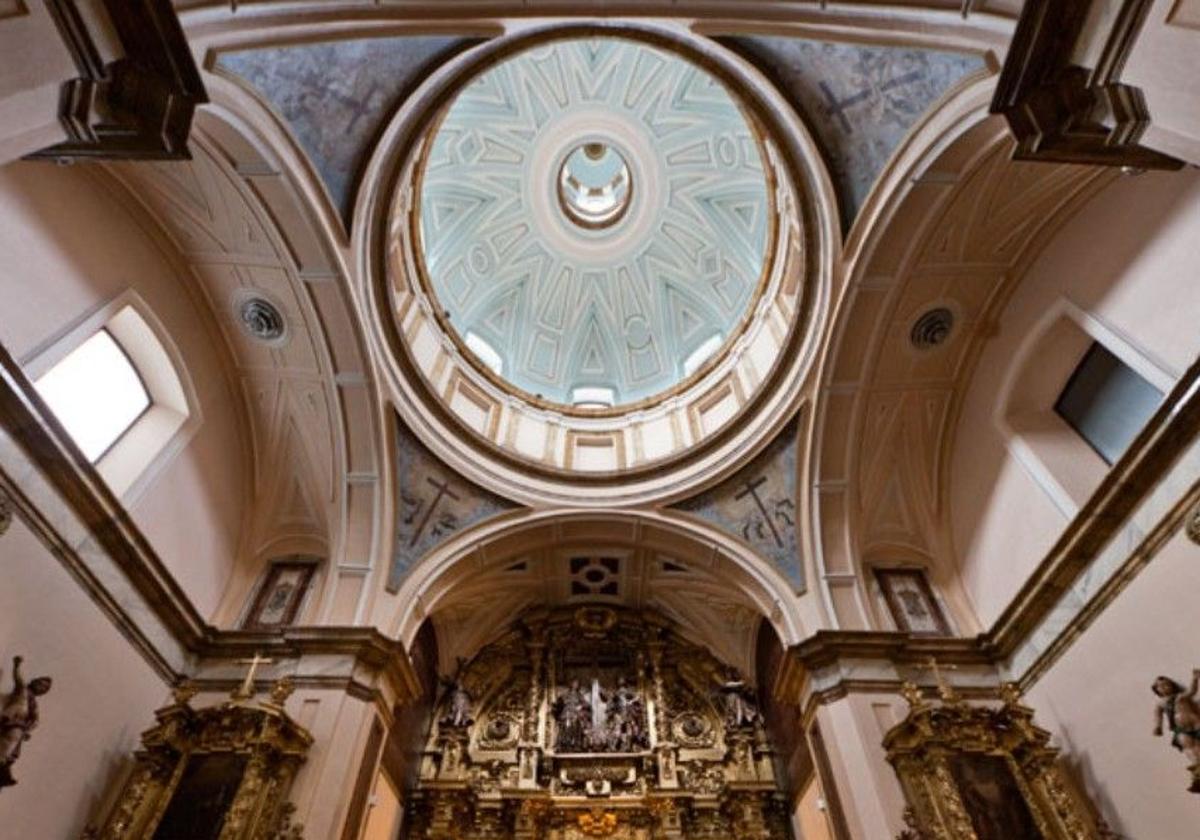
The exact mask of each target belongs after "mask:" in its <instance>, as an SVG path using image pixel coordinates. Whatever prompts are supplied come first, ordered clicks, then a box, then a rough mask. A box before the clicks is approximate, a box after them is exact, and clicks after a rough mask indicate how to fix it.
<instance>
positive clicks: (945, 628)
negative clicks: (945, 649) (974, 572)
mask: <svg viewBox="0 0 1200 840" xmlns="http://www.w3.org/2000/svg"><path fill="white" fill-rule="evenodd" d="M874 572H875V580H877V581H878V582H879V588H880V590H882V592H883V597H884V600H885V601H887V605H888V611H889V612H890V613H891V614H892V621H894V622H895V624H896V629H897V630H900V631H902V632H905V633H912V634H913V635H914V636H950V635H953V634H952V633H951V630H950V623H949V622H948V621H946V616H945V614H944V613H943V612H942V608H941V605H939V604H938V602H937V598H935V597H934V594H933V588H932V587H931V586H930V585H929V579H928V578H927V577H926V576H925V570H924V569H917V568H912V567H909V568H886V567H876V568H875V569H874Z"/></svg>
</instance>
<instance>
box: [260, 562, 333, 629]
mask: <svg viewBox="0 0 1200 840" xmlns="http://www.w3.org/2000/svg"><path fill="white" fill-rule="evenodd" d="M319 562H320V561H319V559H318V558H308V557H288V558H285V559H281V560H273V561H271V566H270V568H268V569H267V573H266V576H265V578H264V580H263V583H262V586H260V587H259V588H258V592H257V594H256V595H255V596H254V603H253V604H251V605H250V612H249V613H248V614H247V615H246V620H245V621H243V622H242V627H243V628H244V629H246V630H273V629H275V628H277V627H288V626H289V625H291V624H292V623H294V622H295V620H296V616H297V614H299V612H300V605H301V604H303V603H304V596H305V595H306V594H307V593H308V587H309V584H310V583H312V579H313V575H314V574H315V573H316V570H317V564H318V563H319Z"/></svg>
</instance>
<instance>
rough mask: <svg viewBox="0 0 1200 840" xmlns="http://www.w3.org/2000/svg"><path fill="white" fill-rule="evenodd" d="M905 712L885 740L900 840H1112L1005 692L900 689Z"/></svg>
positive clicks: (1027, 714)
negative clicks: (973, 694) (901, 826)
mask: <svg viewBox="0 0 1200 840" xmlns="http://www.w3.org/2000/svg"><path fill="white" fill-rule="evenodd" d="M904 694H905V696H906V698H907V699H908V701H909V705H910V708H909V713H908V716H907V717H906V718H905V719H904V721H902V722H901V723H899V724H898V725H896V726H895V727H893V728H892V729H891V730H890V731H889V732H888V733H887V734H886V735H885V736H884V741H883V746H884V749H885V750H886V751H887V758H888V761H889V762H891V764H892V766H893V767H894V768H895V770H896V774H897V775H898V776H899V779H900V784H901V787H903V789H904V795H905V798H906V799H907V801H908V805H909V809H908V812H907V813H906V814H905V820H906V822H907V823H908V825H909V830H908V831H906V832H904V833H903V834H901V835H900V840H1016V838H1021V840H1103V839H1104V838H1107V837H1110V836H1111V835H1110V834H1108V833H1107V829H1106V828H1105V827H1104V826H1103V824H1098V823H1097V822H1096V821H1095V820H1094V818H1093V816H1092V811H1091V809H1090V808H1088V807H1087V805H1086V803H1085V802H1084V801H1083V800H1082V799H1081V798H1080V797H1079V796H1078V794H1077V793H1076V791H1075V790H1074V788H1073V786H1072V785H1071V784H1070V783H1069V782H1068V780H1067V778H1066V777H1065V775H1064V774H1063V772H1062V770H1061V769H1060V767H1059V760H1058V750H1057V749H1055V748H1054V747H1052V746H1050V733H1049V732H1047V731H1046V730H1044V729H1042V728H1041V727H1039V726H1037V725H1035V724H1034V722H1033V710H1032V709H1030V708H1029V707H1028V706H1024V705H1022V704H1021V703H1020V701H1019V696H1018V693H1017V691H1016V689H1015V687H1013V686H1006V687H1005V688H1004V690H1003V692H1002V702H1001V703H999V704H996V705H972V704H968V703H966V702H965V701H963V700H962V699H961V698H959V697H958V696H957V695H956V694H955V692H954V691H953V689H950V688H949V687H948V686H942V687H941V691H940V696H941V699H940V701H935V702H927V701H926V700H925V699H924V698H923V697H922V694H921V692H920V690H919V689H918V688H917V687H916V686H914V685H912V684H908V685H906V686H905V690H904Z"/></svg>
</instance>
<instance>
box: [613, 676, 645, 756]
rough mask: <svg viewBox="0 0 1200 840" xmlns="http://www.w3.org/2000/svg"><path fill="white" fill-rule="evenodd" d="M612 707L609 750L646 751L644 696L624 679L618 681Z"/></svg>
mask: <svg viewBox="0 0 1200 840" xmlns="http://www.w3.org/2000/svg"><path fill="white" fill-rule="evenodd" d="M612 707H613V711H612V714H611V715H610V717H609V733H610V734H609V744H608V746H609V749H612V750H615V751H616V752H632V751H634V750H640V749H645V748H646V746H647V741H646V728H645V724H644V721H645V714H644V707H643V704H642V696H641V694H639V693H638V690H637V689H636V688H634V687H633V686H631V685H629V683H628V682H627V681H626V679H625V678H624V677H620V678H618V680H617V689H616V691H614V692H613V699H612Z"/></svg>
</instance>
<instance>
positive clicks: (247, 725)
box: [84, 679, 312, 840]
mask: <svg viewBox="0 0 1200 840" xmlns="http://www.w3.org/2000/svg"><path fill="white" fill-rule="evenodd" d="M249 682H250V680H249V679H247V684H248V683H249ZM291 691H292V687H291V684H290V682H289V681H287V680H281V681H280V682H279V683H276V685H275V687H274V688H273V689H272V691H271V694H270V696H269V697H268V698H267V699H265V700H263V701H260V702H256V701H255V700H254V699H253V696H254V695H253V689H252V688H251V687H250V686H249V685H243V686H242V688H240V689H238V690H236V691H234V692H233V695H232V696H231V697H230V699H229V700H228V701H227V702H224V703H220V704H218V705H215V706H209V707H205V708H200V709H197V708H193V706H192V705H191V699H192V697H193V696H194V695H195V691H194V690H192V689H190V688H186V687H185V688H181V689H178V690H176V692H175V701H174V702H173V703H171V704H169V705H167V706H164V707H163V708H161V709H159V710H158V711H156V712H155V717H156V718H157V719H158V722H157V724H156V725H155V726H154V727H152V728H151V729H148V730H147V731H146V732H144V733H142V748H141V749H140V750H138V751H137V752H136V753H135V755H134V767H133V772H132V773H131V775H130V777H129V778H128V779H127V780H126V782H125V785H124V787H123V789H122V791H121V794H120V797H119V798H118V800H117V802H116V805H115V807H114V809H113V811H112V813H111V814H110V815H109V818H108V820H107V822H106V823H105V824H104V827H103V829H101V830H99V831H95V830H90V831H89V832H87V833H86V834H85V835H84V836H85V838H95V840H135V838H136V840H179V838H185V837H186V838H189V840H210V838H211V840H298V839H299V838H300V837H302V836H303V834H302V829H301V827H300V826H296V825H293V824H292V820H291V818H292V806H291V805H290V804H289V803H288V802H287V794H288V791H289V789H290V788H291V785H292V780H293V779H294V778H295V775H296V772H297V770H299V768H300V765H301V764H302V763H303V762H304V759H305V756H306V754H307V752H308V748H309V746H310V745H311V744H312V736H311V735H310V734H309V733H308V732H307V731H306V730H305V729H304V728H303V727H302V726H300V725H299V724H298V723H296V722H295V721H294V720H292V719H291V717H289V716H288V714H287V712H286V711H285V709H284V702H285V701H286V699H287V697H288V696H289V695H290V694H291Z"/></svg>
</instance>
